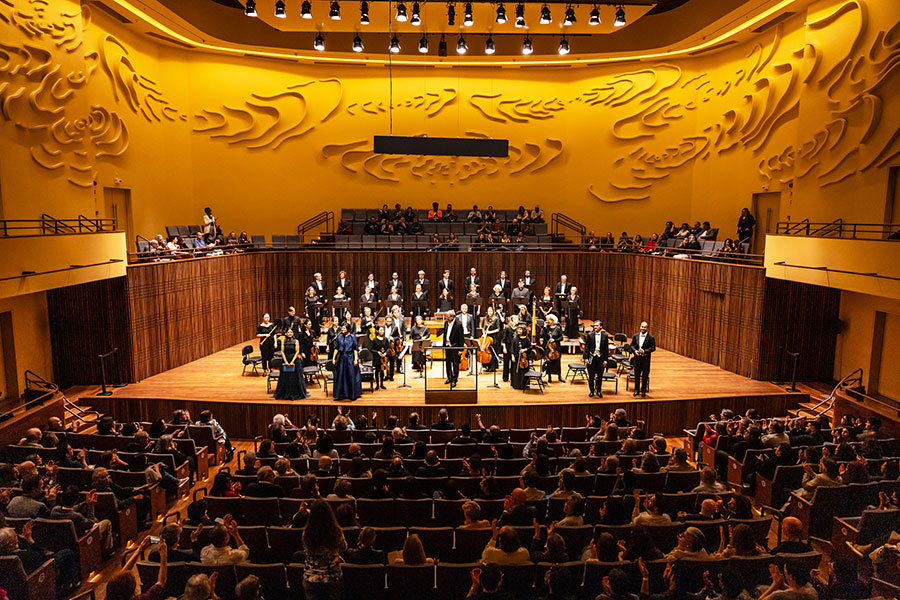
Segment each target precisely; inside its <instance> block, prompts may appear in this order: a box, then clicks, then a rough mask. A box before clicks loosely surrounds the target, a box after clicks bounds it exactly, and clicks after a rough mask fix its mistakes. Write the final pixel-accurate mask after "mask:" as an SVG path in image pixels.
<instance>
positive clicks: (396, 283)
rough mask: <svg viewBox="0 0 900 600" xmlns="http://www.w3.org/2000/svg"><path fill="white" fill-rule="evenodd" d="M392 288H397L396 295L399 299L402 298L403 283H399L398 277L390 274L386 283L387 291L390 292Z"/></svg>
mask: <svg viewBox="0 0 900 600" xmlns="http://www.w3.org/2000/svg"><path fill="white" fill-rule="evenodd" d="M392 287H395V288H397V293H398V294H400V297H401V298H402V297H403V282H402V281H400V277H399V276H398V275H397V274H396V273H393V274H391V280H390V281H388V282H387V289H388V291H390V289H391V288H392Z"/></svg>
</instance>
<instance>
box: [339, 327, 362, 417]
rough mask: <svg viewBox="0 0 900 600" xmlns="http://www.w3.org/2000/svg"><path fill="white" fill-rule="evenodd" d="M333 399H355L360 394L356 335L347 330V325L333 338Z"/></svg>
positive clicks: (360, 385)
mask: <svg viewBox="0 0 900 600" xmlns="http://www.w3.org/2000/svg"><path fill="white" fill-rule="evenodd" d="M332 361H333V362H334V399H335V400H356V399H357V398H359V397H360V396H362V376H361V375H360V372H359V348H358V347H357V344H356V336H355V335H353V334H352V333H350V332H349V330H348V329H347V325H346V324H344V325H342V326H341V332H340V333H339V334H338V336H337V337H336V338H335V340H334V355H333V356H332Z"/></svg>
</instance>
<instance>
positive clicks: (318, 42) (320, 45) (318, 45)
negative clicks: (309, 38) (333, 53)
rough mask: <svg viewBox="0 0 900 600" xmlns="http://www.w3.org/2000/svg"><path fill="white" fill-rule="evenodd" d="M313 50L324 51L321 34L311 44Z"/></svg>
mask: <svg viewBox="0 0 900 600" xmlns="http://www.w3.org/2000/svg"><path fill="white" fill-rule="evenodd" d="M313 48H315V49H316V50H318V51H319V52H321V51H322V50H324V49H325V38H324V37H322V34H321V33H320V34H319V35H317V36H316V40H315V41H314V42H313Z"/></svg>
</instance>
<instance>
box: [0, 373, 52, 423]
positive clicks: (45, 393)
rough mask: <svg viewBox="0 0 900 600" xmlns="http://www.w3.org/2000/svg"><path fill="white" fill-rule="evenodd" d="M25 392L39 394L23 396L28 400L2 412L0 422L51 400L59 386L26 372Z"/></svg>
mask: <svg viewBox="0 0 900 600" xmlns="http://www.w3.org/2000/svg"><path fill="white" fill-rule="evenodd" d="M25 390H26V391H30V392H35V391H37V392H40V393H39V394H37V395H30V394H27V393H26V394H25V397H27V398H28V399H27V400H25V401H24V402H22V403H21V404H18V405H16V406H13V407H12V408H10V409H7V410H4V411H3V412H2V413H0V422H3V421H7V420H9V419H11V418H13V417H15V416H17V415H18V414H21V413H24V412H25V411H27V410H28V409H30V408H32V407H34V406H38V405H41V404H43V403H44V402H46V401H47V400H50V399H51V398H53V397H54V396H55V395H56V394H58V393H59V386H57V385H56V384H55V383H52V382H50V381H47V380H46V379H44V378H43V377H41V376H40V375H38V374H37V373H35V372H34V371H30V370H26V371H25Z"/></svg>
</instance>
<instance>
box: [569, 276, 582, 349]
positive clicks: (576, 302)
mask: <svg viewBox="0 0 900 600" xmlns="http://www.w3.org/2000/svg"><path fill="white" fill-rule="evenodd" d="M566 301H567V302H568V303H569V308H568V310H567V311H566V337H567V338H569V339H570V340H574V339H576V338H578V336H579V332H578V320H579V319H580V318H581V296H579V295H578V288H577V287H575V286H574V285H573V286H572V287H571V288H569V295H568V296H566Z"/></svg>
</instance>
